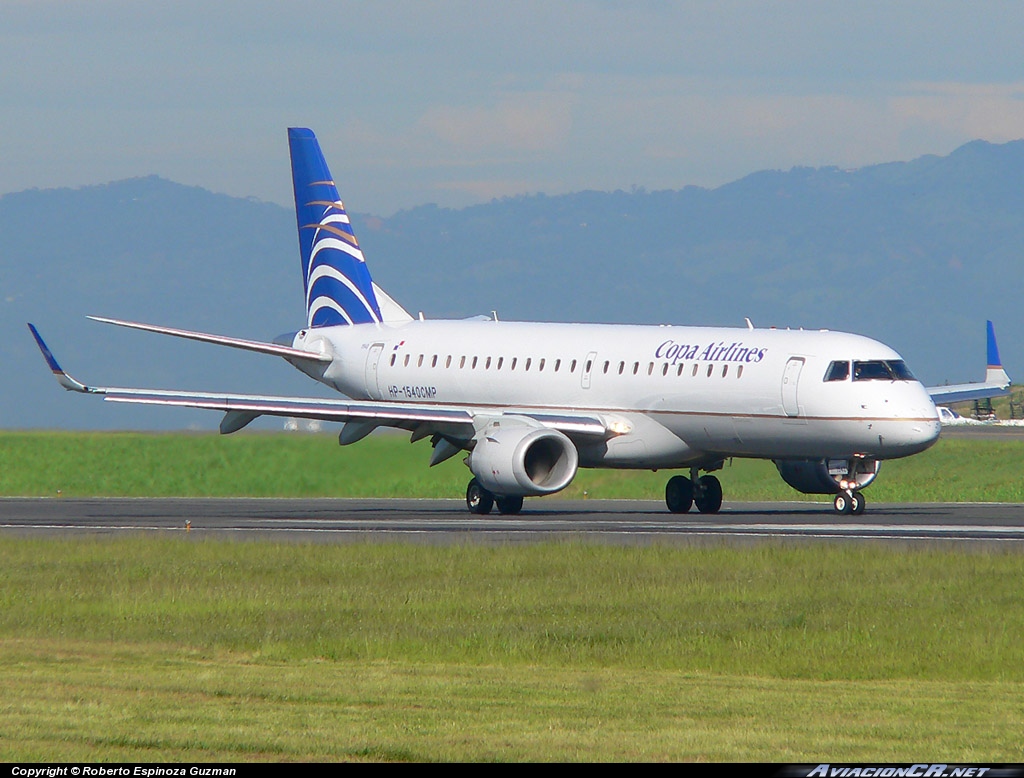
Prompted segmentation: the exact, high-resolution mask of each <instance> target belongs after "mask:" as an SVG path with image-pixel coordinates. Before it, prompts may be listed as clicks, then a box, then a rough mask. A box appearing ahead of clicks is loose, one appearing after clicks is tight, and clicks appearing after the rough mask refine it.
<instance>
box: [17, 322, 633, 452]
mask: <svg viewBox="0 0 1024 778" xmlns="http://www.w3.org/2000/svg"><path fill="white" fill-rule="evenodd" d="M28 327H29V330H31V332H32V337H33V338H35V340H36V344H37V345H38V346H39V350H40V351H42V353H43V357H44V359H46V363H47V364H48V365H49V367H50V370H51V371H52V372H53V374H54V377H56V379H57V381H58V383H60V385H61V386H63V387H64V388H65V389H67V390H69V391H73V392H81V393H83V394H97V395H102V396H103V399H104V400H107V401H108V402H120V403H136V404H141V405H171V406H178V407H185V408H204V409H207V410H213V411H223V412H224V419H223V420H222V421H221V424H220V431H221V433H223V434H229V433H232V432H236V431H237V430H240V429H242V428H243V427H244V426H246V425H247V424H248V423H249V422H251V421H253V420H254V419H256V418H257V417H259V416H283V417H287V418H301V419H320V420H322V421H336V422H344V423H349V422H360V423H366V424H368V425H370V426H369V429H372V428H373V427H374V426H382V427H400V428H403V429H410V430H418V431H419V432H421V433H422V432H423V431H424V430H426V434H431V432H433V431H436V432H440V433H442V434H447V435H451V436H453V437H459V438H463V439H465V440H469V439H471V438H472V437H473V436H474V434H475V433H476V425H475V423H474V422H475V421H476V420H477V419H478V418H481V417H482V418H486V419H493V418H494V417H495V416H501V415H505V414H509V413H514V415H516V416H526V417H528V418H531V419H533V420H534V421H535V422H537V424H538V425H539V426H543V427H549V428H551V429H557V430H559V431H561V432H564V433H566V434H567V435H570V436H584V437H591V436H596V437H599V438H604V437H609V436H610V435H611V434H614V433H610V432H609V429H608V427H607V425H606V424H605V423H604V422H603V421H602V420H601V419H598V418H596V417H593V416H587V415H583V414H574V413H571V412H566V413H562V414H560V413H551V412H543V413H535V412H532V411H530V410H528V409H527V410H523V411H513V410H508V409H496V410H488V409H479V408H474V409H472V410H470V409H468V408H465V407H461V406H455V405H452V406H448V405H435V404H432V403H397V402H377V401H361V400H347V399H338V400H334V399H320V398H315V397H278V396H272V395H252V394H227V393H221V392H186V391H175V390H165V389H132V388H125V387H100V386H89V385H87V384H83V383H81V382H80V381H77V380H76V379H74V378H72V377H71V376H70V375H68V374H67V373H66V372H65V371H64V369H63V368H61V366H60V365H59V364H58V362H57V360H56V358H55V357H54V356H53V352H51V351H50V348H49V347H48V346H47V345H46V343H45V342H44V341H43V338H42V336H41V335H40V334H39V331H38V330H37V329H36V328H35V326H33V325H32V324H29V325H28ZM146 327H148V325H144V326H142V327H140V329H143V328H146ZM154 329H155V331H158V332H163V331H164V329H163V328H154ZM213 342H217V341H213ZM267 345H269V344H267ZM289 350H294V349H289ZM269 353H273V352H269ZM300 353H302V352H300ZM314 356H318V355H314ZM422 436H423V435H422V434H420V435H419V437H422Z"/></svg>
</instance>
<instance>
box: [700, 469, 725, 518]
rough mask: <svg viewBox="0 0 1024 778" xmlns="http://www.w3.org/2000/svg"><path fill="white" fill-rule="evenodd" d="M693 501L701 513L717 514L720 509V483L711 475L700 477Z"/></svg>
mask: <svg viewBox="0 0 1024 778" xmlns="http://www.w3.org/2000/svg"><path fill="white" fill-rule="evenodd" d="M698 485H699V487H700V488H699V489H698V490H697V491H698V493H697V495H696V496H695V497H694V498H693V501H694V502H695V503H697V510H699V511H700V512H701V513H718V511H720V510H721V509H722V482H721V481H719V480H718V479H717V478H715V476H713V475H705V476H701V479H700V481H699V482H698Z"/></svg>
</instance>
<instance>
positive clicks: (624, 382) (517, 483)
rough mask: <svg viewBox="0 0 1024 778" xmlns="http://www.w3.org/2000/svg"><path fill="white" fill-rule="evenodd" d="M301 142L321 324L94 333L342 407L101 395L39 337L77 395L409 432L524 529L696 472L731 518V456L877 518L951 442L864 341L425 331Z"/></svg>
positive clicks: (236, 416) (360, 430)
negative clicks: (605, 471)
mask: <svg viewBox="0 0 1024 778" xmlns="http://www.w3.org/2000/svg"><path fill="white" fill-rule="evenodd" d="M288 141H289V149H290V154H291V165H292V182H293V187H294V194H295V209H296V223H297V229H298V236H299V248H300V258H301V267H302V274H303V282H304V290H305V307H306V322H305V326H303V327H302V328H301V329H299V330H298V331H296V332H294V333H289V334H287V335H282V336H279V337H277V338H274V340H273V342H269V343H268V342H262V341H253V340H246V339H241V338H234V337H227V336H223V335H215V334H210V333H202V332H194V331H190V330H183V329H177V328H173V327H166V326H158V325H153V324H143V323H138V322H130V321H124V320H119V319H111V318H106V317H90V318H92V319H95V320H96V321H100V322H105V323H109V324H114V325H118V326H122V327H128V328H132V329H137V330H144V331H149V332H155V333H160V334H165V335H171V336H175V337H180V338H186V339H191V340H198V341H202V342H207V343H215V344H219V345H223V346H228V347H231V348H238V349H244V350H248V351H254V352H259V353H264V354H271V355H275V356H279V357H281V358H283V359H284V360H286V361H287V362H289V363H291V364H292V365H293V366H294V367H296V368H298V369H299V370H301V371H302V372H303V373H305V374H307V375H309V376H310V377H312V378H314V379H315V380H317V381H319V382H321V383H324V384H326V385H327V386H329V387H331V388H333V389H335V390H337V391H338V392H340V393H341V394H342V395H344V396H345V397H344V399H318V398H307V397H275V396H264V395H246V394H223V393H202V392H185V391H176V390H159V389H156V390H154V389H133V388H119V387H98V386H88V385H85V384H83V383H80V382H79V381H77V380H75V379H74V378H72V377H71V376H70V375H68V374H67V373H66V372H65V371H64V370H63V369H62V368H61V367H60V365H59V364H58V362H57V360H56V359H55V357H54V356H53V354H52V353H51V351H50V349H49V348H48V347H47V346H46V344H45V342H44V341H43V339H42V337H41V336H40V334H39V332H38V331H37V329H36V328H35V327H34V326H33V325H32V324H29V325H28V326H29V329H30V330H31V332H32V335H33V337H34V338H35V340H36V342H37V344H38V346H39V348H40V350H41V351H42V353H43V356H44V358H45V359H46V361H47V363H48V365H49V367H50V369H51V371H52V372H53V373H54V375H55V376H56V378H57V380H58V382H59V383H60V384H61V385H62V386H63V387H64V388H65V389H68V390H70V391H75V392H81V393H86V394H95V395H100V396H102V397H103V398H104V399H105V400H107V401H110V402H127V403H142V404H149V405H167V406H187V407H193V408H206V409H210V410H216V411H220V412H223V414H224V416H223V419H222V421H221V422H220V432H221V433H222V434H230V433H233V432H236V431H238V430H240V429H242V428H243V427H245V426H246V425H247V424H249V423H250V422H252V421H253V420H254V419H256V418H258V417H260V416H281V417H291V418H305V419H318V420H322V421H334V422H341V423H342V425H343V426H342V427H341V431H340V434H339V436H338V442H339V443H340V444H341V445H343V446H345V445H350V444H353V443H356V442H357V441H359V440H361V439H362V438H364V437H365V436H366V435H368V434H370V433H371V432H373V431H374V430H375V429H377V428H379V427H394V428H399V429H403V430H406V431H408V432H409V433H410V440H411V442H416V441H418V440H422V439H424V438H429V439H430V441H431V445H432V453H431V457H430V465H431V466H434V465H437V464H438V463H440V462H443V461H445V460H446V459H449V458H450V457H452V456H455V455H456V454H459V453H460V452H463V451H464V452H467V455H466V457H465V459H464V462H465V464H466V465H467V467H468V468H469V470H470V472H471V475H472V477H471V479H470V481H469V484H468V486H467V489H466V505H467V507H468V509H469V510H470V511H471V512H472V513H474V514H486V513H489V512H490V511H491V510H492V508H493V507H494V506H495V505H496V506H497V509H498V511H499V512H501V513H503V514H517V513H519V512H520V511H521V510H522V508H523V499H524V497H533V496H540V495H547V494H553V493H556V492H559V491H561V490H562V489H565V488H566V487H567V486H568V485H569V484H570V483H571V482H572V480H573V478H574V477H575V475H576V473H577V471H578V469H579V468H581V467H584V468H625V469H645V470H659V469H668V470H673V469H674V470H682V471H684V474H677V475H673V476H672V477H671V478H669V479H668V482H667V484H666V487H665V504H666V507H667V508H668V510H669V511H672V512H673V513H686V512H687V511H689V510H690V509H691V507H692V506H694V505H696V507H697V510H698V511H699V512H701V513H705V514H714V513H717V512H718V511H719V510H720V508H721V506H722V499H723V492H722V486H721V482H720V481H719V480H718V478H717V477H716V476H715V475H712V473H713V472H715V471H718V470H720V469H721V468H722V467H723V465H724V463H725V462H726V461H727V460H730V459H731V458H734V457H736V458H744V457H746V458H757V459H770V460H772V461H773V462H774V463H775V465H776V467H777V469H778V471H779V474H780V475H781V477H782V478H783V479H784V480H785V481H786V483H788V484H789V485H790V486H792V487H793V488H795V489H797V490H799V491H801V492H804V493H808V494H830V495H833V507H834V509H835V511H836V512H837V513H838V514H840V515H849V514H860V513H862V512H863V511H864V509H865V505H866V502H865V499H864V496H863V494H862V490H863V489H864V488H865V487H866V486H868V485H869V484H870V483H872V481H874V480H875V478H876V476H877V475H878V473H879V470H880V467H881V462H882V461H883V460H885V459H895V458H899V457H906V456H911V455H913V454H917V453H919V452H921V451H924V450H925V449H927V448H928V447H929V446H931V445H932V444H933V443H935V441H936V440H937V438H938V437H939V432H940V429H941V424H940V422H939V418H938V414H937V412H936V408H935V405H934V403H933V401H932V396H933V395H930V394H929V390H928V389H926V388H925V387H924V386H923V385H922V384H921V383H920V382H919V381H918V380H916V379H915V378H914V376H913V374H912V373H911V372H910V370H909V369H908V368H907V366H906V364H905V362H904V360H903V359H902V358H901V357H900V355H899V354H898V353H896V352H895V351H894V350H893V349H891V348H889V347H888V346H886V345H884V344H882V343H880V342H878V341H875V340H872V339H869V338H867V337H863V336H860V335H855V334H850V333H843V332H831V331H828V330H818V331H809V330H788V329H775V328H771V329H765V328H760V329H757V328H754V326H753V324H751V323H750V321H749V319H748V320H747V321H746V327H745V328H721V327H691V326H670V325H614V324H562V323H530V322H509V321H500V320H499V319H498V317H497V315H496V314H492V316H491V317H482V316H479V317H474V318H472V319H466V320H457V321H456V320H436V321H435V320H427V319H425V318H424V317H423V314H420V315H419V316H418V317H413V316H412V315H410V314H409V313H408V312H407V311H406V310H405V309H404V308H403V307H402V306H401V305H399V303H398V302H396V301H395V300H394V299H393V298H391V297H390V296H389V295H388V294H387V293H386V292H385V291H384V290H383V289H381V288H380V287H379V286H377V285H376V284H375V283H374V282H373V279H372V278H371V276H370V272H369V269H368V267H367V265H366V261H365V257H364V256H363V253H362V250H361V249H360V247H359V243H358V241H357V239H356V236H355V233H354V231H353V229H352V225H351V223H350V220H349V216H348V213H347V211H346V210H345V206H344V204H343V203H342V201H341V198H340V196H339V194H338V190H337V187H336V185H335V183H334V179H333V177H332V176H331V173H330V171H329V169H328V167H327V163H326V161H325V159H324V156H323V153H322V152H321V149H320V145H319V142H318V141H317V139H316V136H315V135H314V133H313V132H312V131H311V130H308V129H303V128H291V129H289V130H288ZM990 333H991V325H990ZM990 338H991V340H990V343H991V344H994V335H991V336H990ZM997 361H998V360H997ZM990 362H991V360H990ZM1003 375H1004V376H1005V373H1004V374H1003ZM990 377H991V375H990ZM1007 380H1008V379H1007ZM954 388H957V389H958V387H948V389H954ZM702 473H703V474H702Z"/></svg>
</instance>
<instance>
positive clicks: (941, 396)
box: [928, 383, 1010, 405]
mask: <svg viewBox="0 0 1024 778" xmlns="http://www.w3.org/2000/svg"><path fill="white" fill-rule="evenodd" d="M928 394H930V395H931V396H932V402H934V403H935V404H936V405H949V404H950V403H959V402H966V401H968V400H984V399H987V398H990V397H1005V396H1006V395H1008V394H1010V386H1009V384H1004V385H1003V386H999V385H998V384H981V383H977V384H951V385H949V386H929V387H928Z"/></svg>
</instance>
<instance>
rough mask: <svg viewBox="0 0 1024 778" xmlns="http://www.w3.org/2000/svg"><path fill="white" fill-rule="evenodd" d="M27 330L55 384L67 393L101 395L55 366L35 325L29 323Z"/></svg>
mask: <svg viewBox="0 0 1024 778" xmlns="http://www.w3.org/2000/svg"><path fill="white" fill-rule="evenodd" d="M28 328H29V330H30V331H31V332H32V337H33V338H35V339H36V345H37V346H39V350H40V351H42V352H43V359H45V360H46V364H47V365H49V366H50V371H51V372H52V373H53V375H54V377H55V378H56V379H57V383H59V384H60V385H61V386H63V387H64V388H65V389H67V390H68V391H69V392H85V393H86V394H94V393H102V392H101V391H100V390H97V389H93V388H91V387H88V386H86V385H85V384H82V383H79V382H78V381H76V380H75V379H74V378H72V377H71V376H69V375H68V374H67V373H65V372H64V370H63V369H62V368H61V366H60V365H59V364H57V358H56V357H54V356H53V352H52V351H50V347H49V346H47V345H46V342H45V341H44V340H43V338H42V336H41V335H40V334H39V330H37V329H36V328H35V325H34V324H31V323H29V325H28Z"/></svg>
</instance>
